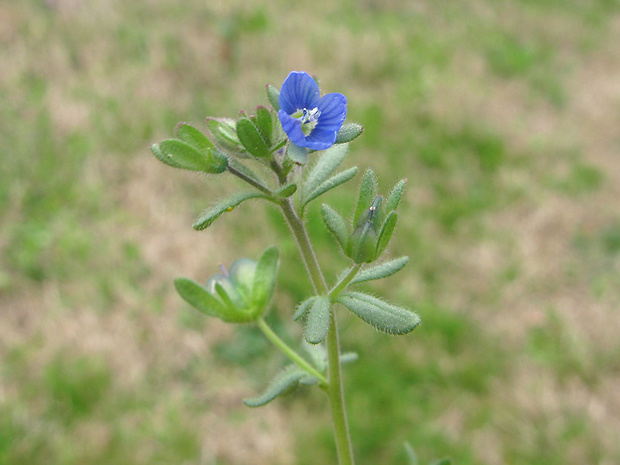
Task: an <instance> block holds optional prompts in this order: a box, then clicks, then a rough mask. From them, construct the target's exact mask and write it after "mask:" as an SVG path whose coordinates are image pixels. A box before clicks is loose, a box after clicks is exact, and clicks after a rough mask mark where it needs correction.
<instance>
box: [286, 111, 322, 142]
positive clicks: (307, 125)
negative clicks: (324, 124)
mask: <svg viewBox="0 0 620 465" xmlns="http://www.w3.org/2000/svg"><path fill="white" fill-rule="evenodd" d="M292 116H293V118H297V119H299V121H301V130H302V131H303V132H304V134H305V135H306V136H307V135H308V134H310V133H311V132H312V130H313V129H314V127H315V126H316V124H317V122H318V121H319V117H320V116H321V110H319V109H318V108H317V107H314V108H312V109H311V110H308V109H307V108H304V109H302V110H297V111H296V112H295V113H294V114H293V115H292Z"/></svg>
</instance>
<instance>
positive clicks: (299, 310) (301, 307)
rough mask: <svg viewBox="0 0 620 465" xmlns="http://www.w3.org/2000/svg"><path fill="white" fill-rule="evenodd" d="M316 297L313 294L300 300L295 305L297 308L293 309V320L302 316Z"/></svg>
mask: <svg viewBox="0 0 620 465" xmlns="http://www.w3.org/2000/svg"><path fill="white" fill-rule="evenodd" d="M316 298H317V296H315V295H313V296H312V297H308V298H307V299H306V300H304V301H303V302H301V303H300V304H299V305H298V306H297V310H295V313H294V314H293V320H295V321H297V320H299V319H300V318H301V317H302V316H304V315H305V314H306V312H307V311H308V309H309V308H310V306H311V305H312V304H313V303H314V299H316Z"/></svg>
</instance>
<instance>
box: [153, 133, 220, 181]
mask: <svg viewBox="0 0 620 465" xmlns="http://www.w3.org/2000/svg"><path fill="white" fill-rule="evenodd" d="M151 151H152V152H153V155H155V157H156V158H157V159H158V160H159V161H161V162H163V163H165V164H166V165H169V166H173V167H175V168H181V169H184V170H190V171H204V172H205V173H221V172H222V171H224V170H225V169H226V159H225V158H222V156H221V155H215V154H214V152H213V150H211V151H210V152H209V155H205V154H203V153H201V152H199V151H198V150H196V149H195V148H194V147H192V146H191V145H189V144H188V143H186V142H183V141H180V140H177V139H166V140H164V141H162V142H160V143H159V144H153V145H151Z"/></svg>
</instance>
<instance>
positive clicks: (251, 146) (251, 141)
mask: <svg viewBox="0 0 620 465" xmlns="http://www.w3.org/2000/svg"><path fill="white" fill-rule="evenodd" d="M237 137H238V138H239V141H240V142H241V144H242V145H243V146H244V147H245V148H246V149H247V150H248V152H250V153H251V154H252V155H253V156H255V157H256V158H269V157H270V156H271V151H270V150H269V147H267V144H265V141H264V140H263V137H262V136H261V133H260V132H259V130H258V128H257V127H256V126H255V125H254V123H253V122H252V121H251V120H250V119H249V118H246V117H241V118H239V120H238V121H237Z"/></svg>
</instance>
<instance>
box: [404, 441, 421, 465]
mask: <svg viewBox="0 0 620 465" xmlns="http://www.w3.org/2000/svg"><path fill="white" fill-rule="evenodd" d="M405 453H406V454H407V460H408V461H409V464H408V465H418V456H417V455H416V453H415V451H414V450H413V447H411V444H409V443H408V442H406V441H405Z"/></svg>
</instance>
